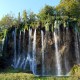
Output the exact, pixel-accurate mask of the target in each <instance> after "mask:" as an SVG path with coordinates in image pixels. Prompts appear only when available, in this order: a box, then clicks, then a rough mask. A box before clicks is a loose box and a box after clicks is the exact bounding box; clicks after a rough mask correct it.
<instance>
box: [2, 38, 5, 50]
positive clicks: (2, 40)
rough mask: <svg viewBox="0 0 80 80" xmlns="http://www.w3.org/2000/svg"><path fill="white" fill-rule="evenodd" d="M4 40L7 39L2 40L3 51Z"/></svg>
mask: <svg viewBox="0 0 80 80" xmlns="http://www.w3.org/2000/svg"><path fill="white" fill-rule="evenodd" d="M4 40H5V38H3V39H2V51H3V47H4Z"/></svg>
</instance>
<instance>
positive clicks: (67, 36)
mask: <svg viewBox="0 0 80 80" xmlns="http://www.w3.org/2000/svg"><path fill="white" fill-rule="evenodd" d="M68 27H69V26H68V22H67V27H66V34H65V36H66V41H69V36H70V35H69V28H68ZM65 45H66V44H65ZM64 66H65V70H66V73H67V72H68V71H69V69H70V66H69V61H68V59H67V56H65V57H64ZM66 75H68V74H66Z"/></svg>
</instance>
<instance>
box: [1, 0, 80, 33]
mask: <svg viewBox="0 0 80 80" xmlns="http://www.w3.org/2000/svg"><path fill="white" fill-rule="evenodd" d="M56 18H57V19H60V18H63V20H67V19H68V18H70V19H73V20H77V21H78V22H79V23H80V1H79V0H61V1H60V3H59V4H58V5H57V6H56V7H54V6H50V5H45V6H44V7H43V8H42V9H41V10H40V12H39V13H38V14H35V13H34V12H32V11H31V12H30V13H29V14H28V12H26V10H23V14H22V16H21V14H20V12H19V13H18V16H17V18H15V17H14V16H13V15H12V14H6V15H5V16H3V18H2V19H1V20H0V30H1V31H3V30H5V29H7V28H9V27H12V26H13V25H15V26H16V27H19V26H20V24H23V25H24V27H25V28H27V29H28V27H30V26H31V27H37V26H38V25H40V23H42V26H44V25H45V23H46V22H49V23H50V24H53V22H54V20H55V19H56Z"/></svg>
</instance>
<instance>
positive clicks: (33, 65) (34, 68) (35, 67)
mask: <svg viewBox="0 0 80 80" xmlns="http://www.w3.org/2000/svg"><path fill="white" fill-rule="evenodd" d="M32 53H33V57H32V72H33V74H35V75H36V69H37V65H36V29H35V31H34V37H33V52H32Z"/></svg>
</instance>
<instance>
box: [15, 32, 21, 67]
mask: <svg viewBox="0 0 80 80" xmlns="http://www.w3.org/2000/svg"><path fill="white" fill-rule="evenodd" d="M20 50H21V31H20V33H19V43H18V58H17V63H16V67H17V68H18V67H19V64H20V60H21V55H20Z"/></svg>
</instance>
